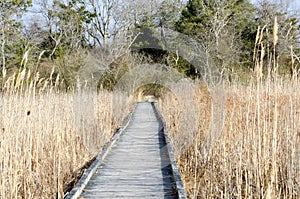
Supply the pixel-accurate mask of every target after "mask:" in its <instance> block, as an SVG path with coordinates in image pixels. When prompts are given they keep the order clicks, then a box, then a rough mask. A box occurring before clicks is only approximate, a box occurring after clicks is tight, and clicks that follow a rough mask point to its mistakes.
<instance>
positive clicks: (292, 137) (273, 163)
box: [159, 81, 300, 198]
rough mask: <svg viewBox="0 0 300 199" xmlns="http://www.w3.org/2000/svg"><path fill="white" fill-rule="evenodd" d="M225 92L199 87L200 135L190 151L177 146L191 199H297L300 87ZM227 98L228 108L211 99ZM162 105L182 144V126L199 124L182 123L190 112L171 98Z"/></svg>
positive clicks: (273, 85)
mask: <svg viewBox="0 0 300 199" xmlns="http://www.w3.org/2000/svg"><path fill="white" fill-rule="evenodd" d="M222 88H223V89H222V91H220V89H214V88H210V89H208V88H207V87H206V86H205V85H203V84H202V86H201V85H200V86H198V87H197V89H196V90H195V96H194V102H195V104H197V107H198V113H199V114H198V116H199V118H198V130H197V133H196V134H191V135H193V137H192V139H190V140H192V142H185V144H186V145H187V146H186V147H180V146H176V143H175V142H173V148H174V151H176V150H177V153H176V154H179V155H178V156H177V163H178V164H179V167H180V171H181V175H182V178H183V181H184V184H185V189H186V192H187V194H188V197H189V198H298V197H299V194H300V190H299V187H300V179H299V176H300V168H299V165H300V147H299V146H300V97H299V90H300V84H299V82H297V81H293V82H291V81H280V82H264V83H259V84H257V83H251V84H248V85H247V86H242V85H240V84H238V83H237V84H231V85H223V86H222ZM218 92H223V94H220V93H218ZM224 93H225V96H226V97H225V98H224V99H225V100H224V102H225V106H220V105H218V104H216V101H218V100H214V99H213V98H214V97H215V98H216V97H218V96H220V95H224ZM178 95H180V93H176V96H178ZM159 103H160V107H161V109H162V112H163V115H164V116H165V119H166V121H167V125H168V129H169V134H170V137H171V140H174V139H175V140H176V139H179V138H180V137H181V136H182V135H184V132H182V131H180V129H181V126H189V124H191V123H193V122H195V121H189V122H186V123H183V122H182V121H184V120H182V118H181V117H183V116H184V115H187V114H182V112H184V111H187V112H189V111H191V110H188V109H184V110H183V109H182V108H181V107H182V106H180V104H178V101H177V100H176V99H175V98H174V96H173V94H171V93H167V94H166V95H165V96H164V97H163V98H162V99H161V101H160V102H159ZM216 113H217V114H223V115H224V119H223V120H222V119H220V118H222V117H219V119H218V117H217V116H214V115H215V114H216ZM214 117H217V119H218V120H216V118H214ZM212 121H213V122H212ZM215 123H222V124H221V125H216V124H215ZM216 126H217V127H220V128H219V129H217V131H215V129H213V128H214V127H216ZM216 132H217V133H216ZM212 133H213V134H217V135H216V136H214V135H211V134H212ZM208 138H210V139H208ZM208 144H209V147H207V146H208ZM179 149H184V150H179ZM178 150H179V151H178Z"/></svg>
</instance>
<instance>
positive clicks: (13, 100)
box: [0, 72, 129, 198]
mask: <svg viewBox="0 0 300 199" xmlns="http://www.w3.org/2000/svg"><path fill="white" fill-rule="evenodd" d="M27 76H30V74H27V73H26V74H25V72H24V74H23V75H21V76H20V75H19V76H15V77H13V78H10V79H8V80H7V82H6V83H5V86H4V87H3V92H2V93H1V94H0V97H1V100H0V111H1V115H0V130H1V133H0V198H62V197H63V195H64V191H66V190H65V189H66V188H67V187H66V185H68V183H70V182H72V180H74V178H75V177H76V175H80V172H82V170H80V168H81V167H82V166H83V165H84V164H86V163H87V162H88V161H90V160H91V159H92V158H93V157H94V156H95V155H97V154H98V153H99V152H100V151H101V149H102V147H103V145H104V144H105V143H107V142H108V141H109V139H110V138H111V136H112V134H113V132H114V130H115V129H116V128H117V127H118V126H119V125H121V124H120V123H118V122H116V121H115V120H114V116H113V115H117V116H118V117H119V118H124V117H125V116H126V115H127V113H128V109H129V108H128V100H127V99H124V100H123V101H120V104H119V106H120V109H119V110H123V111H120V112H115V113H112V108H111V98H112V95H113V94H112V93H108V92H105V91H100V92H99V93H85V94H83V95H82V96H81V98H80V99H87V98H91V97H92V98H93V102H94V113H90V112H89V110H84V108H86V107H83V106H82V107H79V110H84V111H85V112H83V114H82V115H80V114H79V116H80V118H79V123H78V121H77V122H76V119H75V120H74V114H78V113H77V112H78V109H77V111H74V110H76V108H78V107H76V106H78V104H79V106H80V103H78V102H77V103H74V100H76V99H77V100H78V98H74V95H75V94H74V93H64V92H60V91H59V90H58V89H56V88H55V86H50V82H49V80H40V79H38V78H36V80H32V78H28V79H27V78H26V77H27ZM30 79H31V80H30ZM58 81H59V80H58ZM87 95H88V96H87ZM79 102H80V101H79ZM83 105H85V104H84V103H83ZM74 106H75V107H74ZM91 115H92V117H91ZM92 146H94V147H92ZM95 146H96V147H95ZM76 173H77V174H76ZM78 173H79V174H78ZM74 175H75V176H74ZM68 186H70V184H69V185H68Z"/></svg>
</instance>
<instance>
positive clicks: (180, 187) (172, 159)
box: [151, 102, 187, 199]
mask: <svg viewBox="0 0 300 199" xmlns="http://www.w3.org/2000/svg"><path fill="white" fill-rule="evenodd" d="M151 104H152V106H153V108H154V112H155V113H156V114H157V116H158V118H159V119H160V120H161V123H162V125H163V133H164V137H165V142H166V145H167V149H168V155H169V158H170V163H171V167H172V172H173V176H174V181H175V183H176V189H177V192H178V197H179V199H186V198H187V197H186V193H185V190H184V185H183V182H182V180H181V176H180V172H179V169H178V166H177V164H176V161H175V157H174V154H173V151H172V147H171V143H170V138H169V136H168V131H167V126H166V121H165V120H164V118H163V116H162V115H161V113H160V112H159V111H158V109H157V107H156V104H155V102H151Z"/></svg>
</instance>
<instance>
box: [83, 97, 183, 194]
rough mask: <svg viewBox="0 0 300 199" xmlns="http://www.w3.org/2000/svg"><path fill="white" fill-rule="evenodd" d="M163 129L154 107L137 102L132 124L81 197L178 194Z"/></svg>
mask: <svg viewBox="0 0 300 199" xmlns="http://www.w3.org/2000/svg"><path fill="white" fill-rule="evenodd" d="M164 130H165V129H164V126H163V123H162V120H161V118H159V115H158V114H157V112H156V111H155V107H154V106H152V104H151V103H149V102H143V103H137V105H136V107H135V110H134V112H133V113H132V116H131V121H130V123H129V125H127V126H126V128H125V129H123V133H122V135H120V137H119V138H118V142H115V143H114V145H112V146H111V147H110V150H109V152H108V153H107V154H106V156H105V157H104V158H103V160H102V162H101V164H99V165H98V166H97V169H96V170H95V171H94V173H93V176H92V177H91V178H90V179H89V182H88V183H87V185H86V186H85V188H84V191H83V192H82V193H81V197H82V198H85V199H89V198H170V199H171V198H178V193H177V187H176V186H177V184H178V182H176V180H174V175H173V171H172V169H173V166H172V165H171V161H170V158H169V155H170V153H169V152H168V150H170V148H169V146H167V145H166V141H165V137H164V136H165V135H164ZM171 155H172V154H171Z"/></svg>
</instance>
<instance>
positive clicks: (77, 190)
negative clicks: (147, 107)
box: [64, 105, 136, 199]
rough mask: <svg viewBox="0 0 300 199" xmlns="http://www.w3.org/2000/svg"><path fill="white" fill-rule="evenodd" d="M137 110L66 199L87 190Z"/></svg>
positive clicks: (76, 196)
mask: <svg viewBox="0 0 300 199" xmlns="http://www.w3.org/2000/svg"><path fill="white" fill-rule="evenodd" d="M135 108H136V105H135V107H134V108H133V109H132V111H131V112H130V113H129V116H128V118H127V120H126V122H125V125H124V126H123V127H121V128H120V129H119V130H118V131H117V132H116V133H115V135H114V136H113V137H112V139H111V141H110V142H109V143H108V144H106V146H105V147H104V148H103V150H102V152H101V154H100V155H99V156H98V157H97V158H96V159H95V161H94V162H93V163H92V164H91V166H90V167H89V168H88V169H87V170H86V171H85V172H84V173H83V175H82V176H81V178H80V180H79V181H78V182H77V183H76V185H75V186H74V188H73V189H72V190H71V191H70V192H68V193H66V195H65V196H64V199H76V198H78V197H79V196H80V195H81V193H82V191H83V189H84V188H85V186H86V185H87V183H88V182H89V180H90V179H91V177H92V176H93V175H94V173H95V172H96V170H97V168H98V166H99V165H100V164H101V163H102V162H103V160H104V159H105V157H106V156H107V154H108V153H109V152H110V150H111V148H112V147H113V145H114V144H115V143H116V142H117V141H118V140H119V139H120V136H121V135H122V133H123V132H124V129H126V127H127V126H128V125H129V123H130V121H131V118H132V113H133V112H134V110H135Z"/></svg>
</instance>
